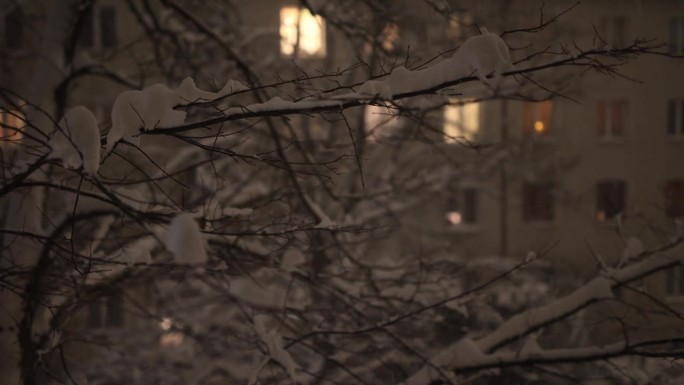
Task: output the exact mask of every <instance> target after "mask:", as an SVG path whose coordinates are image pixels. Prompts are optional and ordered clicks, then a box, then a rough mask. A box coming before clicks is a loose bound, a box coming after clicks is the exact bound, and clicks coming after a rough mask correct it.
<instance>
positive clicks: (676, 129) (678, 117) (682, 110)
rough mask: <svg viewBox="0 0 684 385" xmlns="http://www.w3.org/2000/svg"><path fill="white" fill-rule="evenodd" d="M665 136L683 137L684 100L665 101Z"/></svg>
mask: <svg viewBox="0 0 684 385" xmlns="http://www.w3.org/2000/svg"><path fill="white" fill-rule="evenodd" d="M667 134H668V135H671V136H679V137H684V99H670V100H668V101H667Z"/></svg>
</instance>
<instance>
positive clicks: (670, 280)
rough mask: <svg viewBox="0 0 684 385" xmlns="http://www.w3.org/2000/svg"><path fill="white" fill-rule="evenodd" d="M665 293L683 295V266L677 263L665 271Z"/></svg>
mask: <svg viewBox="0 0 684 385" xmlns="http://www.w3.org/2000/svg"><path fill="white" fill-rule="evenodd" d="M667 294H669V295H672V296H681V295H684V267H682V266H681V265H677V266H675V267H673V268H671V269H669V270H668V271H667Z"/></svg>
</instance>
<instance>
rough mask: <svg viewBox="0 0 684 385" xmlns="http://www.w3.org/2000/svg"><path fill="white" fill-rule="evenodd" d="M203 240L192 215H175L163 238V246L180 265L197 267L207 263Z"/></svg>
mask: <svg viewBox="0 0 684 385" xmlns="http://www.w3.org/2000/svg"><path fill="white" fill-rule="evenodd" d="M204 243H205V242H204V238H203V237H202V233H201V232H200V229H199V226H198V225H197V222H196V221H195V219H193V217H192V215H191V214H189V213H180V214H178V215H176V217H175V218H173V220H171V224H170V225H169V229H168V231H167V232H166V234H165V236H164V246H166V248H167V249H168V250H169V251H170V252H171V253H173V255H174V257H175V261H176V262H177V263H180V264H190V265H198V264H205V263H207V261H208V259H209V258H208V257H207V252H206V249H205V245H204Z"/></svg>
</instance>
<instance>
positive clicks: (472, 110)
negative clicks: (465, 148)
mask: <svg viewBox="0 0 684 385" xmlns="http://www.w3.org/2000/svg"><path fill="white" fill-rule="evenodd" d="M443 119H444V124H443V135H442V137H443V138H444V143H449V144H455V143H461V144H463V143H464V142H465V143H468V142H474V141H476V140H477V139H478V138H479V135H480V129H481V126H482V124H481V123H482V105H481V103H478V102H474V101H453V102H452V103H450V104H448V105H446V106H444V112H443Z"/></svg>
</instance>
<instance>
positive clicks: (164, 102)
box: [107, 77, 245, 152]
mask: <svg viewBox="0 0 684 385" xmlns="http://www.w3.org/2000/svg"><path fill="white" fill-rule="evenodd" d="M243 89H245V86H244V85H242V84H241V83H240V82H237V81H235V80H229V81H228V82H227V83H226V85H225V86H224V87H223V88H222V89H221V91H219V92H218V93H216V92H209V91H204V90H201V89H199V88H198V87H197V86H196V85H195V81H194V80H193V79H192V78H190V77H188V78H185V79H184V80H183V81H182V82H181V84H180V85H179V86H178V89H176V90H172V89H170V88H168V87H167V86H165V85H164V84H159V83H158V84H153V85H151V86H149V87H147V88H145V89H144V90H142V91H139V90H132V91H124V92H122V93H121V94H119V96H118V97H117V98H116V100H115V101H114V106H113V108H112V129H111V130H110V131H109V134H108V135H107V152H110V151H111V150H112V149H113V148H114V145H115V144H116V142H118V141H119V140H122V139H124V140H126V141H130V142H132V143H135V144H138V142H139V140H138V139H136V138H137V137H136V135H137V134H139V133H140V131H141V130H145V131H149V130H153V129H156V128H158V127H173V126H179V125H182V124H183V123H185V118H186V113H185V111H179V110H176V109H175V108H176V107H177V106H180V105H183V104H188V103H193V102H198V101H211V100H214V99H216V98H219V97H223V96H226V95H229V94H230V93H233V92H237V91H240V90H243Z"/></svg>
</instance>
